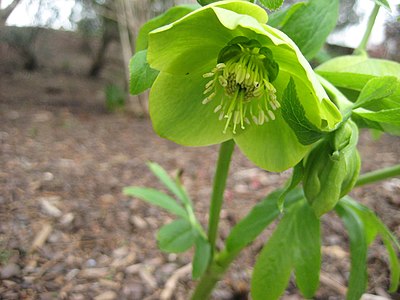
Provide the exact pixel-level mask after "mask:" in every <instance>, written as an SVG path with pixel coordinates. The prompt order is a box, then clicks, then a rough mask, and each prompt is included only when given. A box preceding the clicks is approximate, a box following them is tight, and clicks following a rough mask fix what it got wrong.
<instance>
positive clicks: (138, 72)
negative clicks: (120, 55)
mask: <svg viewBox="0 0 400 300" xmlns="http://www.w3.org/2000/svg"><path fill="white" fill-rule="evenodd" d="M146 56H147V50H142V51H139V52H137V53H136V54H135V55H134V56H133V57H132V58H131V60H130V62H129V72H130V79H129V90H130V93H131V94H132V95H138V94H140V93H142V92H144V91H145V90H147V89H148V88H151V86H152V85H153V82H154V80H156V78H157V76H158V73H159V72H158V71H157V70H154V69H152V68H150V66H149V64H148V63H147V58H146Z"/></svg>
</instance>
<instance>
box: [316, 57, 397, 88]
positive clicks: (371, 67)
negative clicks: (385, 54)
mask: <svg viewBox="0 0 400 300" xmlns="http://www.w3.org/2000/svg"><path fill="white" fill-rule="evenodd" d="M315 70H316V72H317V73H318V74H320V75H321V76H322V77H324V78H325V79H327V80H328V81H329V82H331V83H332V84H333V85H335V86H336V87H339V88H344V89H349V90H354V91H357V92H360V91H361V90H362V89H363V88H364V86H365V85H366V84H367V82H368V81H369V80H371V79H373V78H376V77H380V76H394V77H397V78H399V74H400V64H399V63H397V62H394V61H389V60H384V59H376V58H368V57H366V56H362V55H347V56H340V57H337V58H333V59H331V60H329V61H327V62H325V63H323V64H322V65H320V66H318V67H317V68H316V69H315Z"/></svg>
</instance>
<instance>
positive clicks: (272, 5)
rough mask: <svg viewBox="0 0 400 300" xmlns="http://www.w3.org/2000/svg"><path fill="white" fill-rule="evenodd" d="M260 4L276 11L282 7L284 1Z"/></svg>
mask: <svg viewBox="0 0 400 300" xmlns="http://www.w3.org/2000/svg"><path fill="white" fill-rule="evenodd" d="M260 3H261V4H262V5H263V6H264V7H266V8H268V9H270V10H275V9H278V8H279V7H281V6H282V4H283V0H260Z"/></svg>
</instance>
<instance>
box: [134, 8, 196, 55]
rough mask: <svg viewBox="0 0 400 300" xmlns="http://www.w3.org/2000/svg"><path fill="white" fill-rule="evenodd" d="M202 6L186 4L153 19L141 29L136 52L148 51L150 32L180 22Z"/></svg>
mask: <svg viewBox="0 0 400 300" xmlns="http://www.w3.org/2000/svg"><path fill="white" fill-rule="evenodd" d="M199 7H200V6H199V5H197V4H186V5H178V6H174V7H172V8H170V9H169V10H167V11H166V12H165V13H163V14H161V15H159V16H157V17H155V18H153V19H151V20H150V21H148V22H147V23H145V24H143V25H142V27H140V30H139V32H138V36H137V38H136V48H135V52H139V51H142V50H145V49H147V46H148V35H149V32H150V31H153V30H154V29H157V28H159V27H161V26H164V25H167V24H170V23H172V22H174V21H176V20H179V19H180V18H182V17H183V16H185V15H187V14H188V13H190V12H192V11H194V10H195V9H197V8H199Z"/></svg>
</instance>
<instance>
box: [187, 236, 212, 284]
mask: <svg viewBox="0 0 400 300" xmlns="http://www.w3.org/2000/svg"><path fill="white" fill-rule="evenodd" d="M210 258H211V246H210V244H209V243H208V241H206V240H205V239H204V238H203V237H201V236H197V238H196V241H195V252H194V257H193V263H192V264H193V270H192V277H193V279H196V278H199V277H201V276H202V275H203V274H204V272H205V271H206V269H207V266H208V264H209V262H210Z"/></svg>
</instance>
